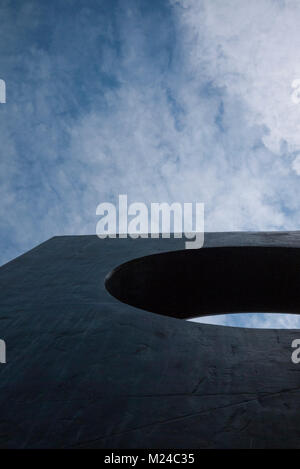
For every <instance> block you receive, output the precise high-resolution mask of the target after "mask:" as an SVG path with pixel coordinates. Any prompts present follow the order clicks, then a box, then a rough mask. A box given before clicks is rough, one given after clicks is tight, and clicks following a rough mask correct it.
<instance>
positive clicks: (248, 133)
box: [0, 0, 300, 327]
mask: <svg viewBox="0 0 300 469" xmlns="http://www.w3.org/2000/svg"><path fill="white" fill-rule="evenodd" d="M0 18H1V30H0V36H1V40H0V59H1V60H0V78H1V79H3V80H5V83H6V95H7V96H6V103H5V104H0V138H1V152H0V167H1V170H0V178H1V184H0V224H1V227H0V246H1V252H0V264H3V263H5V262H7V261H9V260H11V259H13V258H14V257H16V256H18V255H20V254H22V253H23V252H26V251H27V250H28V249H31V248H32V247H34V246H36V245H37V244H39V243H41V242H43V241H45V240H47V239H49V238H50V237H52V236H55V235H63V234H69V235H72V234H95V230H96V223H97V221H98V218H97V216H96V207H97V205H98V204H99V203H101V202H116V201H117V197H118V195H119V194H127V195H128V200H129V201H132V202H134V201H139V202H144V203H146V204H150V203H152V202H167V203H172V202H181V203H183V202H203V203H204V204H205V230H206V231H236V230H247V231H250V230H254V231H262V230H297V229H300V184H299V181H300V132H299V130H300V99H298V98H297V97H298V95H297V89H295V86H296V85H295V84H297V81H295V80H299V79H300V34H299V32H298V31H299V24H300V2H299V1H298V0H251V2H249V1H247V0H226V1H224V0H151V1H149V0H122V1H121V0H119V1H118V0H88V1H87V0H84V1H83V0H64V1H63V2H62V1H60V0H52V1H51V2H47V1H41V0H33V1H30V0H1V4H0ZM293 86H294V87H293ZM212 320H213V321H217V319H216V318H213V319H212V318H210V319H209V321H210V322H211V321H212ZM218 321H221V323H222V324H231V325H243V326H249V327H250V326H252V327H271V326H272V327H300V319H299V318H298V317H297V316H292V317H290V316H288V315H286V316H282V315H277V314H276V315H270V314H268V315H266V314H264V315H258V314H254V315H250V316H248V315H234V316H225V318H221V319H220V318H219V319H218Z"/></svg>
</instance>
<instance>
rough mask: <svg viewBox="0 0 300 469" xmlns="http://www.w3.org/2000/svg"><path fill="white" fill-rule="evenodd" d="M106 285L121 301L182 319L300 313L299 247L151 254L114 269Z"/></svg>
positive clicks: (243, 248) (223, 248)
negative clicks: (266, 313) (222, 315)
mask: <svg viewBox="0 0 300 469" xmlns="http://www.w3.org/2000/svg"><path fill="white" fill-rule="evenodd" d="M105 286H106V288H107V290H108V291H109V293H111V295H113V296H114V297H116V298H117V299H118V300H120V301H122V302H124V303H127V304H129V305H131V306H135V307H137V308H141V309H144V310H147V311H151V312H153V313H158V314H162V315H166V316H172V317H175V318H180V319H189V318H193V317H197V316H208V315H215V314H224V313H240V312H245V313H246V312H278V313H279V312H281V313H300V250H299V249H297V248H289V247H256V246H255V247H254V246H243V247H216V248H202V249H199V250H193V251H191V250H184V251H173V252H167V253H163V254H154V255H151V256H146V257H141V258H138V259H134V260H132V261H130V262H126V263H125V264H122V265H120V266H119V267H117V268H115V269H114V270H113V271H112V272H110V273H109V274H108V276H107V277H106V280H105Z"/></svg>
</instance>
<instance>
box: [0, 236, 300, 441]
mask: <svg viewBox="0 0 300 469" xmlns="http://www.w3.org/2000/svg"><path fill="white" fill-rule="evenodd" d="M231 247H232V248H233V250H232V251H231V250H228V249H227V248H231ZM239 247H242V248H243V249H242V250H241V251H240V252H241V253H242V258H241V257H240V256H238V255H235V254H233V259H232V263H230V262H229V261H228V260H229V259H230V258H231V255H232V253H234V252H235V253H238V248H239ZM244 247H245V249H244ZM253 247H255V249H252V248H253ZM256 247H257V248H258V249H256ZM215 248H216V249H217V248H218V249H219V248H226V249H225V250H223V251H222V253H223V254H224V257H223V260H224V264H223V267H222V264H221V265H220V264H219V267H218V266H214V265H210V264H211V262H210V261H214V260H216V259H217V257H215V256H216V249H215ZM250 248H251V249H250ZM183 249H184V239H182V240H181V239H136V240H133V239H130V238H129V239H118V238H117V239H105V240H100V239H98V238H97V237H96V236H65V237H55V238H52V239H50V240H49V241H47V242H45V243H43V244H41V245H40V246H37V247H36V248H34V249H33V250H31V251H29V252H28V253H26V254H24V255H23V256H20V257H19V258H17V259H15V260H13V261H12V262H9V263H8V264H6V265H4V266H2V267H1V268H0V287H1V293H0V338H1V339H4V340H5V342H6V344H7V363H6V364H0V416H1V418H0V447H1V448H45V447H51V448H63V447H67V448H139V447H140V448H289V447H290V448H295V447H300V364H298V365H297V364H294V363H292V361H291V353H292V349H291V342H292V340H293V339H295V338H300V331H299V330H275V329H269V330H257V329H243V328H234V327H222V326H214V325H207V324H197V323H192V322H187V321H182V320H179V319H176V318H174V317H167V315H170V316H177V317H186V314H188V315H194V314H196V313H197V314H198V312H201V311H202V312H204V311H205V312H208V313H211V314H214V313H216V312H228V311H229V310H231V311H233V310H235V309H236V308H238V309H239V310H240V311H243V310H247V309H248V307H249V308H250V306H251V309H252V310H255V309H256V308H255V305H254V304H251V298H252V294H253V295H254V298H256V300H258V299H261V303H259V305H257V308H258V307H259V308H261V307H262V308H261V309H262V310H264V309H265V310H269V309H270V308H272V309H273V306H274V310H275V311H276V310H278V311H279V310H280V311H283V309H285V308H286V309H287V311H289V312H297V311H298V309H297V307H298V304H299V303H298V298H299V295H298V290H297V285H296V284H297V279H298V271H299V280H300V261H299V259H300V258H299V254H298V250H299V249H300V233H299V232H294V233H292V232H291V233H274V232H273V233H208V234H206V236H205V244H204V248H202V250H201V251H202V253H200V251H199V252H196V251H188V252H186V253H184V254H180V253H179V252H180V251H182V250H183ZM205 250H206V251H210V252H209V253H206V251H205ZM169 251H178V256H183V259H182V262H183V264H184V263H185V262H187V261H188V260H189V262H192V263H193V262H194V261H193V260H192V259H193V257H194V258H195V265H194V266H193V267H192V269H191V270H189V269H188V268H187V270H186V273H187V281H185V280H184V277H183V276H182V275H181V273H180V272H181V271H180V269H179V271H177V274H178V275H179V276H180V281H185V287H184V288H182V287H181V286H180V287H179V291H176V292H174V291H172V292H171V289H170V290H169V293H170V296H171V301H172V295H175V297H176V298H177V300H178V301H179V302H181V304H180V307H179V306H178V304H177V303H176V304H175V302H174V303H173V305H172V308H171V307H170V304H171V303H169V302H168V297H166V296H164V295H165V294H164V290H163V289H162V292H161V293H159V294H160V295H162V297H161V301H163V307H161V306H160V302H159V301H158V302H157V300H156V299H155V291H154V290H153V285H152V286H151V285H150V284H149V286H151V289H150V291H149V295H148V294H147V295H148V296H147V295H146V297H145V300H144V299H143V298H140V297H139V296H138V295H136V294H134V295H133V297H131V300H130V301H128V302H131V303H132V304H135V306H137V305H140V306H141V304H140V303H138V302H137V301H139V302H140V301H145V304H143V305H142V306H144V307H145V306H146V307H147V309H151V310H153V311H155V312H160V313H162V314H153V313H152V312H148V311H144V310H142V309H138V308H137V307H135V306H130V305H128V304H125V303H122V302H120V301H118V300H117V299H116V298H114V297H113V296H111V295H110V294H109V293H108V291H107V290H106V289H105V286H104V280H105V277H106V276H107V274H108V273H109V272H112V271H113V270H114V269H115V268H116V267H117V266H120V265H121V264H123V263H125V262H128V261H131V260H133V259H136V258H139V257H144V256H148V255H153V254H159V253H165V252H169ZM220 252H221V251H220ZM211 254H212V257H211ZM223 254H222V255H223ZM244 254H245V255H244ZM163 255H166V256H167V257H166V259H168V257H169V258H170V259H171V263H172V262H173V261H172V256H174V254H163ZM201 256H202V257H201ZM205 256H208V259H207V260H206V261H205V262H206V263H205V269H204V270H203V268H202V267H201V263H202V262H203V259H204V258H205ZM175 257H176V256H175ZM225 258H226V259H225ZM225 260H226V262H225ZM135 262H136V261H135ZM189 262H187V265H188V264H189ZM228 262H229V263H228ZM256 262H257V263H256ZM265 263H266V264H265ZM225 265H226V269H225V267H224V266H225ZM245 265H246V266H247V269H244V266H245ZM256 265H257V267H256ZM266 266H267V267H268V268H267V267H266ZM298 266H299V268H298ZM207 268H208V274H207V277H206V276H205V271H206V269H207ZM271 268H272V272H270V269H271ZM151 269H152V270H151ZM161 269H162V270H161V272H162V274H166V273H168V275H169V277H168V278H169V279H170V264H169V262H166V264H162V265H161ZM164 269H165V270H164ZM201 269H202V270H201ZM209 269H210V270H209ZM224 269H225V270H224ZM228 269H229V270H228ZM240 269H242V272H243V275H242V277H243V278H239V274H240V272H241V270H240ZM151 272H152V273H153V272H154V273H155V277H156V276H157V275H160V274H159V272H160V267H159V265H158V270H157V266H156V267H155V269H154V270H153V264H152V265H150V271H149V272H148V273H150V275H152V273H151ZM132 273H133V274H134V275H135V271H132V272H131V274H132ZM229 273H230V275H229ZM193 274H195V275H197V279H196V280H195V283H194V284H193ZM172 275H173V274H172ZM172 275H171V278H173V279H174V275H173V277H172ZM256 276H257V277H256ZM175 277H176V275H175ZM111 278H113V276H111ZM214 278H215V279H217V280H216V284H215V287H216V288H215V289H214V284H213V282H214ZM136 280H137V279H136V277H135V276H133V277H132V278H131V280H130V282H131V286H132V285H133V283H134V282H135V281H136ZM260 280H262V282H261V281H260ZM140 281H141V282H143V279H141V280H140ZM168 281H169V280H168ZM191 281H192V286H193V287H194V286H195V288H196V286H197V291H196V290H193V289H191V291H190V294H189V295H190V296H189V295H187V301H188V299H189V298H191V302H190V303H189V304H190V305H191V307H190V309H189V311H188V313H186V311H183V309H184V308H183V306H184V304H185V299H184V295H185V292H186V290H185V288H186V287H189V285H190V284H189V282H191ZM122 282H123V280H122ZM202 282H204V284H205V282H206V284H205V285H206V288H208V289H209V292H210V296H211V298H210V301H208V296H207V295H208V293H205V295H204V296H203V294H202V296H201V294H200V293H201V288H202V289H203V283H202ZM222 282H224V285H223V284H222ZM232 282H238V288H237V286H236V285H237V284H236V285H233V284H232ZM248 282H250V283H248ZM272 282H275V283H274V284H272V285H276V288H274V289H273V294H274V297H273V296H272V291H271V286H272V285H271V283H272ZM282 282H283V283H282ZM299 284H300V283H299ZM123 285H124V284H123ZM107 286H108V283H107ZM142 286H143V284H142ZM158 286H161V284H160V283H159V285H158ZM170 287H171V285H170ZM108 288H109V286H108ZM143 288H145V286H144V287H143ZM168 288H169V287H168ZM177 289H178V285H176V290H177ZM173 290H175V288H173ZM248 290H249V291H248ZM146 291H147V289H146ZM156 291H157V290H156ZM144 292H145V290H144ZM150 293H151V294H152V295H153V296H154V298H153V303H152V304H151V307H149V301H150V300H151V298H149V296H150ZM171 293H172V295H171ZM287 293H288V294H287ZM114 294H116V291H114ZM118 294H119V293H118ZM123 294H124V293H122V295H123ZM231 294H232V296H231ZM218 295H221V296H222V295H223V298H222V300H223V299H224V301H227V303H226V306H227V307H228V308H226V309H228V311H224V310H225V307H224V309H223V308H221V305H220V299H219V300H218V301H217V300H216V299H215V297H216V296H218ZM132 298H133V299H132ZM232 298H233V299H232ZM245 298H247V302H248V303H247V304H246V302H245V301H246V300H245ZM275 299H276V301H275ZM124 300H126V298H123V301H124ZM127 300H128V298H127ZM151 301H152V300H151ZM249 302H250V303H249ZM146 303H147V304H146ZM255 304H256V303H255ZM195 305H196V307H197V308H199V309H197V311H196V310H195ZM252 306H253V308H252ZM181 307H182V308H181ZM230 308H231V309H230ZM263 308H264V309H263ZM276 308H277V309H276ZM206 309H207V310H208V311H206Z"/></svg>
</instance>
